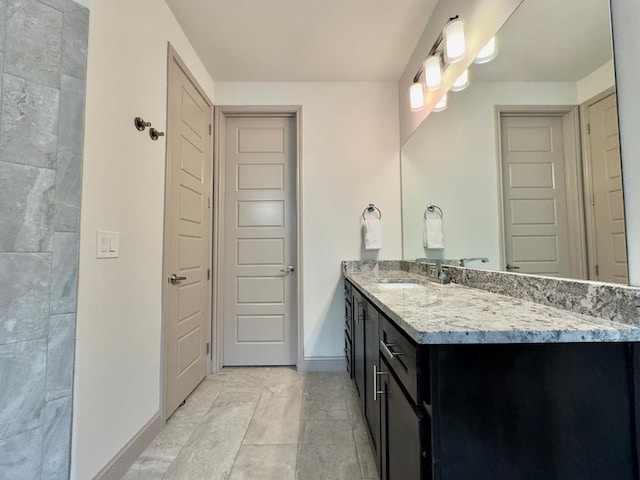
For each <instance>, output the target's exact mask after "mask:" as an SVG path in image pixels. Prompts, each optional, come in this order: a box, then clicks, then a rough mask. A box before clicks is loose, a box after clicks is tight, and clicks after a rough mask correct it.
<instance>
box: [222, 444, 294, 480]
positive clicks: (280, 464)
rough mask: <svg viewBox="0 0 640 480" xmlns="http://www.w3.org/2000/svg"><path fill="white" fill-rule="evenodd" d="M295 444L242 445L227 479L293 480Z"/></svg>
mask: <svg viewBox="0 0 640 480" xmlns="http://www.w3.org/2000/svg"><path fill="white" fill-rule="evenodd" d="M297 448H298V447H297V445H243V446H242V447H241V448H240V452H239V453H238V457H237V459H236V462H235V464H234V466H233V470H232V471H231V476H230V477H229V480H295V477H296V455H297Z"/></svg>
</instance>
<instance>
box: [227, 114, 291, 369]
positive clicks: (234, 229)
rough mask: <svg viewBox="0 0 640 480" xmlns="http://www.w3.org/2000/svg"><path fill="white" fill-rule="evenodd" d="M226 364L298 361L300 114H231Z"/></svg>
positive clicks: (228, 134) (274, 363)
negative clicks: (297, 121) (297, 119)
mask: <svg viewBox="0 0 640 480" xmlns="http://www.w3.org/2000/svg"><path fill="white" fill-rule="evenodd" d="M224 131H225V144H224V165H225V214H224V215H225V222H224V270H223V275H224V300H223V302H224V306H223V311H224V315H223V317H224V320H223V321H224V325H223V330H224V353H223V364H224V365H293V364H295V363H296V353H297V295H296V292H297V287H296V285H297V282H296V277H297V273H296V271H295V268H296V257H297V247H296V243H297V239H296V152H297V146H296V138H295V119H294V118H293V117H283V116H279V117H247V116H243V117H226V125H225V129H224Z"/></svg>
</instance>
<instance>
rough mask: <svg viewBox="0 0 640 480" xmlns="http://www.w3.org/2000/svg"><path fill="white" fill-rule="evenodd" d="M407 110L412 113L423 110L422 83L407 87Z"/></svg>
mask: <svg viewBox="0 0 640 480" xmlns="http://www.w3.org/2000/svg"><path fill="white" fill-rule="evenodd" d="M409 108H410V109H411V111H412V112H417V111H418V110H422V109H423V108H424V89H423V88H422V83H420V82H418V83H414V84H413V85H411V86H410V87H409Z"/></svg>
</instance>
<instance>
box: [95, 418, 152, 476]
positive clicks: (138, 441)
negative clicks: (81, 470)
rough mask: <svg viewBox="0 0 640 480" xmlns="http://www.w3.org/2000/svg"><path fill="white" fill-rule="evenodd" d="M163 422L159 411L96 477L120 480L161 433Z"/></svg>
mask: <svg viewBox="0 0 640 480" xmlns="http://www.w3.org/2000/svg"><path fill="white" fill-rule="evenodd" d="M163 424H164V422H163V421H162V415H161V413H160V412H157V413H156V414H155V415H154V416H153V417H151V420H149V421H148V422H147V423H146V425H145V426H144V427H142V428H141V429H140V430H139V431H138V433H136V434H135V435H134V436H133V438H132V439H131V440H129V441H128V442H127V444H126V445H125V446H124V447H122V449H121V450H120V451H119V452H118V453H117V454H116V456H115V457H113V458H112V459H111V461H110V462H109V463H107V464H106V465H105V466H104V468H103V469H102V470H100V472H98V474H97V475H96V476H95V477H94V478H95V479H96V480H118V479H119V478H122V476H123V475H124V474H125V473H127V470H129V467H131V465H133V464H134V462H135V461H136V460H137V458H138V457H139V456H140V454H141V453H142V452H144V450H145V448H147V446H149V444H150V443H151V442H152V441H153V439H154V438H155V437H156V435H158V433H160V431H161V430H162V426H163Z"/></svg>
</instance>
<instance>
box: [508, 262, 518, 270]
mask: <svg viewBox="0 0 640 480" xmlns="http://www.w3.org/2000/svg"><path fill="white" fill-rule="evenodd" d="M507 270H509V271H511V270H520V267H516V266H515V265H509V264H508V263H507Z"/></svg>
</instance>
